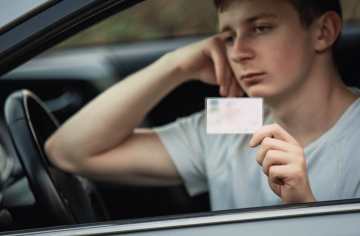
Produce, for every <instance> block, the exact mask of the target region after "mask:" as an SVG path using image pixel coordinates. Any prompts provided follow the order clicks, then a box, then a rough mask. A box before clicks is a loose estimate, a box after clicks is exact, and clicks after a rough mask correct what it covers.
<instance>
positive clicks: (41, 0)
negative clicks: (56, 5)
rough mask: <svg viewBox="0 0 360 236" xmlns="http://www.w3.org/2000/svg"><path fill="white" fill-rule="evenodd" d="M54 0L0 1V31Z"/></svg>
mask: <svg viewBox="0 0 360 236" xmlns="http://www.w3.org/2000/svg"><path fill="white" fill-rule="evenodd" d="M54 1H55V0H28V1H21V0H2V1H0V9H1V10H2V14H1V15H0V31H2V30H3V29H5V28H7V27H9V26H11V25H12V24H15V23H16V22H18V21H20V20H21V19H23V18H25V17H26V16H28V15H29V14H31V13H32V12H34V11H36V10H37V9H39V8H41V7H43V6H46V5H48V4H50V3H52V2H54Z"/></svg>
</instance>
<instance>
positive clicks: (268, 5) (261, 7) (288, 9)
mask: <svg viewBox="0 0 360 236" xmlns="http://www.w3.org/2000/svg"><path fill="white" fill-rule="evenodd" d="M258 19H272V20H279V21H294V22H297V23H299V22H300V20H299V18H298V12H297V11H296V9H295V7H294V6H293V5H292V4H290V3H289V1H287V0H232V1H231V2H229V3H228V4H227V6H226V7H225V9H224V10H223V11H222V12H219V27H220V30H221V29H222V28H224V27H229V26H232V25H235V24H236V25H239V24H247V23H252V22H254V21H256V20H258Z"/></svg>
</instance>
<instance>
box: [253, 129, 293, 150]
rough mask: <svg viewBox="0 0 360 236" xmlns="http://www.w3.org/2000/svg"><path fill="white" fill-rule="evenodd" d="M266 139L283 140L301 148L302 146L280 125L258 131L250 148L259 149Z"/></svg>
mask: <svg viewBox="0 0 360 236" xmlns="http://www.w3.org/2000/svg"><path fill="white" fill-rule="evenodd" d="M266 137H268V138H274V139H278V140H282V141H284V142H287V143H290V144H293V145H295V146H299V147H300V144H299V143H298V142H297V141H296V139H294V138H293V137H292V136H291V135H290V134H289V133H288V132H286V131H285V130H284V129H283V128H282V127H281V126H280V125H278V124H272V125H265V126H263V127H261V128H260V129H258V130H257V131H256V132H255V133H254V135H253V138H252V139H251V141H250V147H257V146H258V145H259V144H261V143H262V141H263V140H264V139H265V138H266Z"/></svg>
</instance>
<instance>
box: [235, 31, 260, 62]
mask: <svg viewBox="0 0 360 236" xmlns="http://www.w3.org/2000/svg"><path fill="white" fill-rule="evenodd" d="M254 57H255V53H254V50H253V48H252V46H251V43H250V41H249V39H248V38H247V37H246V36H242V37H238V38H237V39H236V41H235V42H234V46H233V47H232V48H231V52H230V59H231V60H232V61H233V62H236V63H240V64H243V63H245V62H246V61H249V60H251V59H254Z"/></svg>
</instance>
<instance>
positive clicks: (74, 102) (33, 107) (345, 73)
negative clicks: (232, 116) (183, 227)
mask: <svg viewBox="0 0 360 236" xmlns="http://www.w3.org/2000/svg"><path fill="white" fill-rule="evenodd" d="M152 1H155V0H152ZM141 4H142V3H141ZM141 4H139V7H140V5H141ZM120 14H122V13H120ZM214 32H216V29H214ZM208 36H209V34H197V35H186V34H184V35H182V36H181V37H180V36H178V37H160V38H157V39H152V40H142V41H136V42H133V41H129V40H128V41H127V42H121V43H113V44H109V45H95V46H83V47H72V48H71V47H69V48H65V49H64V48H61V47H59V48H55V49H53V50H50V51H48V52H45V53H43V54H41V55H40V56H38V57H36V58H34V59H33V60H31V61H29V62H27V63H26V64H24V65H22V66H20V67H19V68H17V69H16V70H14V71H12V72H10V73H9V74H7V75H5V76H3V77H2V78H0V104H1V105H0V204H1V205H0V211H1V212H0V231H7V230H21V229H29V228H40V227H49V226H54V225H55V224H54V222H53V221H52V220H51V219H49V217H48V215H47V213H46V210H39V209H40V208H41V209H42V207H41V206H42V203H41V202H39V201H36V200H35V198H36V199H38V197H36V196H34V195H36V194H35V193H33V192H32V189H31V188H30V187H29V183H28V182H29V179H28V178H29V176H28V177H27V176H25V173H24V165H28V166H29V168H30V169H31V168H34V171H39V173H40V172H41V171H43V172H44V173H45V172H46V171H45V170H40V169H38V168H40V167H39V166H41V164H36V163H35V162H29V163H24V162H21V161H20V160H19V152H20V151H16V150H15V145H14V142H15V141H16V140H15V139H16V138H14V137H13V140H12V138H11V132H12V130H9V129H8V128H7V124H6V121H5V120H6V119H13V120H12V121H14V122H15V121H17V120H18V119H20V118H19V116H18V111H19V110H21V111H24V109H25V108H24V107H22V106H23V103H22V102H23V101H24V99H25V100H26V99H27V100H26V101H27V103H26V106H27V108H26V109H28V112H27V113H26V114H25V113H24V114H22V115H23V117H28V119H29V120H31V125H32V132H34V133H35V134H36V137H37V140H36V141H37V143H36V145H39V146H40V147H42V146H43V144H44V142H45V140H46V139H47V137H49V136H50V135H51V133H52V132H54V131H55V130H56V128H57V127H58V125H61V123H63V122H64V121H66V120H67V119H68V118H69V117H71V116H72V115H73V114H75V113H76V112H77V111H79V110H80V109H81V108H82V107H83V106H84V105H86V104H87V103H88V102H89V101H91V100H92V99H94V98H95V97H96V96H98V95H99V94H100V93H102V92H104V91H105V90H106V89H107V88H109V87H110V86H112V85H113V84H115V83H117V82H119V81H121V80H123V79H125V78H126V77H127V76H128V75H130V74H132V73H134V72H136V71H138V70H140V69H142V68H144V67H146V66H147V65H150V64H151V63H153V62H154V61H156V60H157V59H158V58H160V57H161V56H162V55H164V54H165V53H167V52H170V51H173V50H175V49H177V48H179V47H182V46H185V45H188V44H191V43H193V42H197V41H199V40H202V39H204V38H206V37H208ZM335 53H336V54H335V55H336V61H337V65H338V70H339V74H340V75H341V78H342V79H343V81H344V83H345V84H346V85H347V86H356V87H359V88H360V80H359V78H360V72H359V70H358V69H357V64H358V55H359V53H360V24H359V23H356V22H350V21H349V22H348V23H345V24H344V26H343V29H342V34H341V38H340V41H339V45H338V49H337V51H336V52H335ZM24 89H26V90H28V91H27V92H24V91H22V92H21V90H24ZM218 90H219V89H218V87H217V86H212V85H206V84H203V83H201V82H195V81H192V82H187V83H185V84H183V85H181V86H180V87H178V88H176V89H175V90H174V91H172V92H171V93H170V94H169V95H168V96H166V97H165V99H164V100H162V101H161V102H160V103H159V104H158V105H157V106H156V107H155V108H154V109H153V110H152V111H151V112H150V113H149V114H148V115H147V116H146V118H145V119H144V120H143V122H142V123H141V125H140V127H157V126H161V125H165V124H167V123H169V122H172V121H175V120H176V119H177V118H179V117H184V116H188V115H190V114H192V113H194V112H198V111H201V110H203V109H204V106H205V105H204V99H205V98H206V97H219V96H220V95H219V92H218ZM16 91H17V92H16ZM30 91H31V92H30ZM14 92H15V93H14ZM10 95H11V96H12V97H11V99H10V100H9V99H8V100H7V98H8V97H9V96H10ZM44 106H46V108H45V109H44ZM4 110H8V112H9V113H11V114H13V116H11V117H10V118H9V117H5V114H4ZM49 113H50V114H53V116H52V115H49ZM15 114H16V115H15ZM29 117H30V118H29ZM12 127H14V126H12ZM14 129H15V128H14ZM29 135H30V134H29ZM25 136H26V135H25V134H24V135H23V136H22V137H18V139H19V140H20V139H24V137H25ZM19 142H20V141H19ZM34 145H35V144H34ZM41 152H42V153H41ZM26 155H29V156H30V154H29V152H26ZM38 155H44V151H43V150H42V151H40V154H39V153H38ZM29 158H31V157H29ZM45 159H46V158H45ZM46 163H47V164H48V165H49V169H50V172H51V173H50V176H51V177H52V178H53V179H54V182H55V185H56V186H57V187H58V188H59V189H61V192H62V194H64V195H66V196H69V195H72V194H73V195H74V196H73V197H71V198H73V199H77V202H73V203H71V204H73V205H72V206H68V207H69V208H71V209H72V210H71V211H72V213H73V214H74V215H75V216H78V217H76V218H77V219H75V220H74V221H73V222H70V223H89V222H99V221H107V220H124V219H135V218H144V217H154V216H167V215H177V214H185V213H196V212H206V211H210V204H209V196H208V194H207V193H204V194H201V195H198V196H195V197H190V196H189V195H188V193H187V191H186V189H185V187H184V186H182V185H181V186H173V187H139V186H127V185H120V184H113V183H105V182H99V181H92V180H87V179H84V178H81V177H76V176H75V177H74V176H68V175H66V174H65V175H64V174H61V173H58V171H57V169H56V168H55V167H53V166H52V165H51V163H48V161H47V162H46ZM34 178H36V177H34ZM64 183H65V184H64ZM43 184H46V183H43ZM69 186H70V187H69ZM79 186H81V187H79ZM49 188H50V187H49ZM80 188H81V189H82V190H81V191H80V190H79V189H80ZM44 194H48V196H49V197H50V198H51V193H49V191H47V192H46V193H44ZM77 196H80V197H77ZM54 198H56V197H53V198H52V199H54ZM44 201H46V200H45V199H44ZM54 201H55V200H54ZM84 202H86V203H84ZM69 204H70V201H69ZM90 206H91V207H92V209H94V212H90V213H86V214H84V213H81V214H80V213H79V214H78V213H77V211H78V212H84V211H86V209H88V208H89V207H90ZM65 207H66V206H65ZM2 210H6V211H2ZM91 214H94V215H95V216H94V217H93V218H91ZM84 215H87V216H88V217H89V219H84V220H79V218H81V217H84ZM67 223H69V222H67ZM64 224H66V222H65V223H64Z"/></svg>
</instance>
